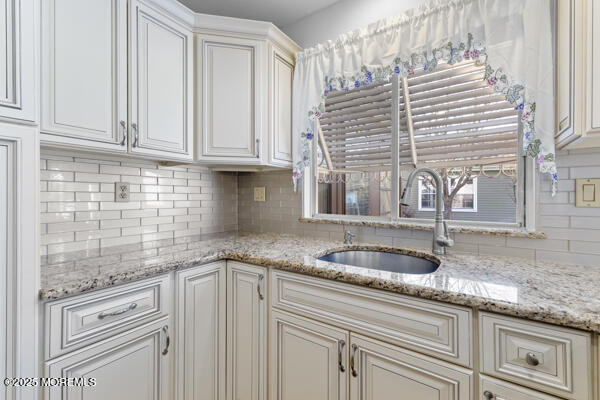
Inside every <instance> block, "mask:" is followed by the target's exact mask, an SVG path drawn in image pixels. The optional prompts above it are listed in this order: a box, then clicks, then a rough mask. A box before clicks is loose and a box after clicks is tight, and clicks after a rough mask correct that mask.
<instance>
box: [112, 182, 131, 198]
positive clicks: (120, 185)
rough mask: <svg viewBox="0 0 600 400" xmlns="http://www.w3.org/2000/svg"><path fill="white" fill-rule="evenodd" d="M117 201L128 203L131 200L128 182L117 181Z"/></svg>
mask: <svg viewBox="0 0 600 400" xmlns="http://www.w3.org/2000/svg"><path fill="white" fill-rule="evenodd" d="M115 201H116V202H117V203H127V202H128V201H129V183H128V182H115Z"/></svg>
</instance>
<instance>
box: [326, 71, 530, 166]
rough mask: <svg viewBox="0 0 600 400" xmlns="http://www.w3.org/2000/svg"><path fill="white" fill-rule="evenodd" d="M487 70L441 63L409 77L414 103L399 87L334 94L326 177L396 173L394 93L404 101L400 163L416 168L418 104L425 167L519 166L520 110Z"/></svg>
mask: <svg viewBox="0 0 600 400" xmlns="http://www.w3.org/2000/svg"><path fill="white" fill-rule="evenodd" d="M484 76H485V66H478V65H476V64H475V63H474V62H470V61H466V62H463V63H460V64H455V65H448V64H440V65H439V66H438V67H437V68H436V69H435V70H434V71H433V72H428V71H419V72H417V73H415V74H414V75H411V76H409V77H408V78H407V80H406V82H408V92H409V96H408V99H405V98H404V96H403V87H402V80H400V81H399V83H398V85H399V88H398V90H393V88H392V85H393V83H391V82H387V83H383V84H374V85H370V86H366V87H362V88H359V89H355V90H351V91H349V92H344V91H334V92H331V93H330V94H329V95H328V97H327V100H326V103H325V113H323V115H322V116H321V118H320V129H321V131H320V133H319V135H320V137H319V143H320V146H321V151H322V153H323V160H324V161H323V162H322V163H321V164H320V171H321V172H327V171H329V172H333V173H337V174H341V173H352V172H367V171H385V170H387V171H389V170H390V166H391V163H392V151H391V138H392V136H391V135H392V132H394V131H396V130H394V129H392V111H393V110H392V96H393V93H397V95H398V96H399V114H400V122H399V127H398V129H397V131H398V132H399V133H398V135H399V159H398V162H399V164H400V168H401V169H403V168H404V169H408V168H411V169H412V168H413V167H414V165H413V159H412V156H411V148H410V135H409V129H408V125H407V123H408V121H409V118H408V115H407V107H406V102H407V101H408V102H409V104H410V107H409V108H410V114H411V117H412V118H411V120H412V127H413V138H414V142H415V148H416V155H417V157H416V159H417V166H419V167H421V166H429V167H432V168H444V167H449V168H450V167H476V166H486V165H501V164H515V162H516V159H517V147H518V129H519V111H518V110H515V108H514V107H513V106H512V105H510V103H508V102H507V101H506V100H505V98H504V95H502V94H498V93H496V92H495V91H494V89H493V88H492V87H490V86H489V85H488V84H487V82H486V81H485V79H484Z"/></svg>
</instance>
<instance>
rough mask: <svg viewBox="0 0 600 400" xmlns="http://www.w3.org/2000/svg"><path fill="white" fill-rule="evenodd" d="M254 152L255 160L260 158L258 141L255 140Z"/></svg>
mask: <svg viewBox="0 0 600 400" xmlns="http://www.w3.org/2000/svg"><path fill="white" fill-rule="evenodd" d="M254 152H255V153H256V158H260V139H256V143H255V145H254Z"/></svg>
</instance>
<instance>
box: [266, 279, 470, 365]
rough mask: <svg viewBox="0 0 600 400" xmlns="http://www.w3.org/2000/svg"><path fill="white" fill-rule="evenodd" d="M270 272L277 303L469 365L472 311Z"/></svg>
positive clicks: (278, 305) (323, 280)
mask: <svg viewBox="0 0 600 400" xmlns="http://www.w3.org/2000/svg"><path fill="white" fill-rule="evenodd" d="M271 274H272V275H271V282H272V285H271V290H272V293H271V301H272V305H273V306H274V307H278V308H281V309H285V310H288V311H292V312H295V313H298V314H303V315H307V316H310V317H312V318H315V319H319V320H322V321H324V322H328V323H330V324H334V325H337V326H340V327H343V328H346V329H349V330H352V331H354V332H358V333H363V334H365V335H368V336H372V337H375V338H378V339H381V340H384V341H387V342H390V343H393V344H397V345H400V346H403V347H407V348H410V349H414V350H416V351H419V352H421V353H425V354H430V355H434V356H436V357H439V358H442V359H445V360H449V361H452V362H455V363H457V364H461V365H464V366H468V367H470V366H471V344H472V340H471V330H472V329H471V327H472V313H471V310H470V309H467V308H464V307H458V306H452V305H445V304H441V303H438V302H434V301H427V300H422V299H415V298H411V297H410V296H402V295H399V294H392V293H386V292H384V291H381V290H376V289H369V288H361V287H357V286H355V285H349V284H344V283H339V282H332V281H328V280H325V279H318V278H311V277H306V276H302V275H298V274H290V273H286V272H282V271H276V270H272V272H271Z"/></svg>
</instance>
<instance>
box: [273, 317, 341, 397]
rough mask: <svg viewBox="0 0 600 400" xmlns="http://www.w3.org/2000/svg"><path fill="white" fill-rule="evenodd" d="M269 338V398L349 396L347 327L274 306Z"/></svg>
mask: <svg viewBox="0 0 600 400" xmlns="http://www.w3.org/2000/svg"><path fill="white" fill-rule="evenodd" d="M270 338H271V339H270V347H271V353H270V377H269V385H270V389H271V393H270V400H305V399H311V400H342V399H347V398H348V354H347V353H348V349H347V344H348V341H349V333H348V331H345V330H343V329H338V328H335V327H332V326H329V325H326V324H322V323H319V322H316V321H312V320H309V319H307V318H303V317H299V316H295V315H292V314H289V313H286V312H283V311H276V310H273V311H272V312H271V332H270Z"/></svg>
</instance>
